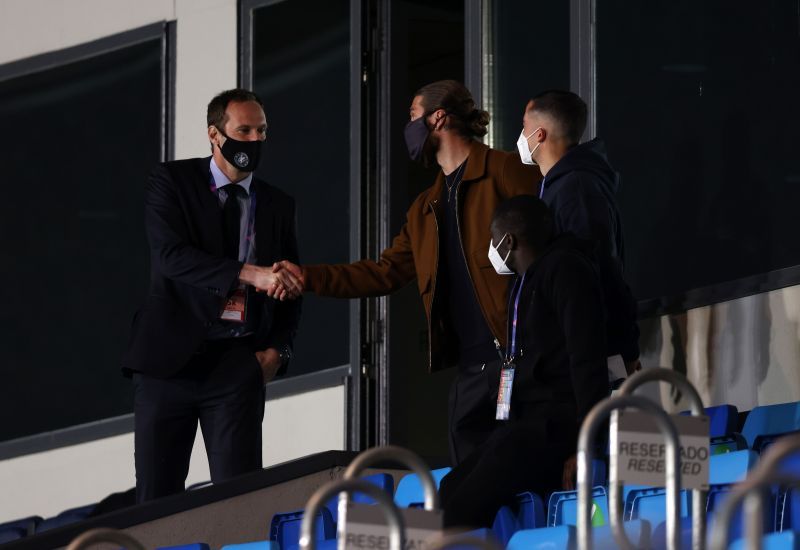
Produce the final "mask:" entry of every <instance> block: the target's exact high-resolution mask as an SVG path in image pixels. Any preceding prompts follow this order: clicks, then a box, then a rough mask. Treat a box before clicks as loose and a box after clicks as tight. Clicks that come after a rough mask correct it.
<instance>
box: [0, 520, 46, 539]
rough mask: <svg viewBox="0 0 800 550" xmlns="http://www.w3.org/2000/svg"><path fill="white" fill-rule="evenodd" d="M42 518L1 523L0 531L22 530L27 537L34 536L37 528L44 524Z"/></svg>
mask: <svg viewBox="0 0 800 550" xmlns="http://www.w3.org/2000/svg"><path fill="white" fill-rule="evenodd" d="M42 521H43V520H42V518H41V516H28V517H26V518H20V519H15V520H13V521H7V522H5V523H0V531H5V530H7V529H8V530H14V529H20V530H22V531H23V532H24V533H25V535H26V536H27V535H33V534H34V533H35V532H36V527H37V526H38V525H39V524H40V523H41V522H42Z"/></svg>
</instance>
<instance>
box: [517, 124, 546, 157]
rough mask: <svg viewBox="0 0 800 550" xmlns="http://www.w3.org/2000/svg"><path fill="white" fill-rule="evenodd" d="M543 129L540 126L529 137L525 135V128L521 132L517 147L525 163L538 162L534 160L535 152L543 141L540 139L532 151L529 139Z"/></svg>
mask: <svg viewBox="0 0 800 550" xmlns="http://www.w3.org/2000/svg"><path fill="white" fill-rule="evenodd" d="M541 129H542V127H541V126H539V127H538V128H536V129H535V130H534V131H533V132H531V135H529V136H527V137H525V130H524V129H523V130H522V131H521V132H520V133H519V139H518V140H517V149H519V157H520V158H521V159H522V163H523V164H531V165H533V164H536V162H535V161H534V160H533V154H534V153H535V152H536V149H538V148H539V146H540V145H541V144H542V142H541V141H540V142H539V143H537V144H536V147H534V148H533V151H531V150H530V149H529V148H528V140H529V139H531V137H532V136H533V134H535V133H536V132H538V131H539V130H541Z"/></svg>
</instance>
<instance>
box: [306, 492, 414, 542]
mask: <svg viewBox="0 0 800 550" xmlns="http://www.w3.org/2000/svg"><path fill="white" fill-rule="evenodd" d="M342 492H346V493H363V494H365V495H367V496H369V497H371V498H373V499H375V501H376V502H377V504H378V506H379V507H380V508H381V509H382V510H383V512H384V513H385V514H386V520H387V522H388V523H389V548H390V549H391V550H401V549H402V548H404V547H405V528H404V525H403V517H402V516H401V515H400V511H399V510H398V509H397V507H396V506H395V505H394V501H393V500H392V499H391V497H390V496H389V495H387V494H386V493H385V492H384V491H383V490H382V489H380V488H379V487H376V486H375V485H372V484H371V483H369V482H367V481H362V480H360V479H340V480H337V481H332V482H330V483H327V484H325V485H323V486H322V487H320V488H319V489H317V490H316V492H315V493H314V494H313V495H311V498H310V499H309V500H308V503H307V504H306V509H305V511H304V512H303V521H302V523H301V524H300V548H301V550H316V547H317V541H316V538H315V536H314V523H315V519H316V517H317V514H318V513H319V512H320V510H322V507H323V506H325V503H326V502H327V501H328V499H330V498H331V497H333V496H334V495H337V494H339V493H342ZM340 527H341V529H340V531H339V532H340V533H343V532H344V529H345V528H346V527H347V526H346V525H343V524H342V520H340Z"/></svg>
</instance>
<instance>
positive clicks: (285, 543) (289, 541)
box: [269, 474, 394, 550]
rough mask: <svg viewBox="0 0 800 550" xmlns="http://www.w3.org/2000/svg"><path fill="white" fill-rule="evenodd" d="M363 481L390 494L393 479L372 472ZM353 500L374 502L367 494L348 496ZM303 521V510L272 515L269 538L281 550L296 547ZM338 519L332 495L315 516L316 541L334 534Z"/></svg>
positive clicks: (335, 499)
mask: <svg viewBox="0 0 800 550" xmlns="http://www.w3.org/2000/svg"><path fill="white" fill-rule="evenodd" d="M362 479H364V480H365V481H368V482H369V483H372V484H373V485H376V486H378V487H380V488H381V489H383V490H384V491H386V492H387V493H388V494H390V495H391V494H392V492H393V490H394V479H393V478H392V476H390V475H389V474H373V475H370V476H365V477H364V478H362ZM350 499H351V500H352V501H353V502H359V503H363V504H375V501H374V500H373V499H372V498H371V497H368V496H367V495H362V494H361V493H356V494H354V495H351V496H350ZM302 521H303V510H295V511H293V512H281V513H278V514H275V515H274V516H272V522H271V525H270V530H269V533H270V534H269V540H271V541H276V542H278V543H279V544H280V547H281V548H282V549H283V550H288V549H290V548H296V547H297V542H298V539H299V537H300V524H301V522H302ZM338 521H339V499H338V497H334V498H332V499H331V500H329V501H328V502H327V503H326V504H325V508H324V512H323V513H322V514H321V515H320V516H319V517H318V518H317V542H321V541H323V540H328V539H330V538H334V537H335V536H336V523H337V522H338Z"/></svg>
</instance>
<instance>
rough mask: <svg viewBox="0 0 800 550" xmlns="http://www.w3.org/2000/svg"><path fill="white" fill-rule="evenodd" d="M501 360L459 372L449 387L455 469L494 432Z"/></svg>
mask: <svg viewBox="0 0 800 550" xmlns="http://www.w3.org/2000/svg"><path fill="white" fill-rule="evenodd" d="M501 366H502V362H501V361H500V359H499V358H498V359H497V360H495V361H491V362H488V363H478V364H477V365H472V366H469V367H466V368H462V369H460V370H459V371H458V374H457V375H456V378H455V380H454V381H453V384H452V385H451V386H450V398H449V407H448V409H449V421H448V426H449V431H450V434H449V435H450V441H449V443H450V445H449V447H450V464H452V465H453V466H456V465H457V464H459V463H461V462H462V461H463V460H464V459H465V458H467V456H469V455H470V454H471V453H472V451H474V450H475V449H476V448H478V447H479V446H481V445H482V444H483V443H485V442H486V440H487V439H488V438H489V436H490V435H491V434H492V432H493V431H494V429H495V427H496V426H497V424H498V423H497V421H496V420H495V419H494V417H495V412H496V408H497V390H498V388H499V387H500V368H501Z"/></svg>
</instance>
